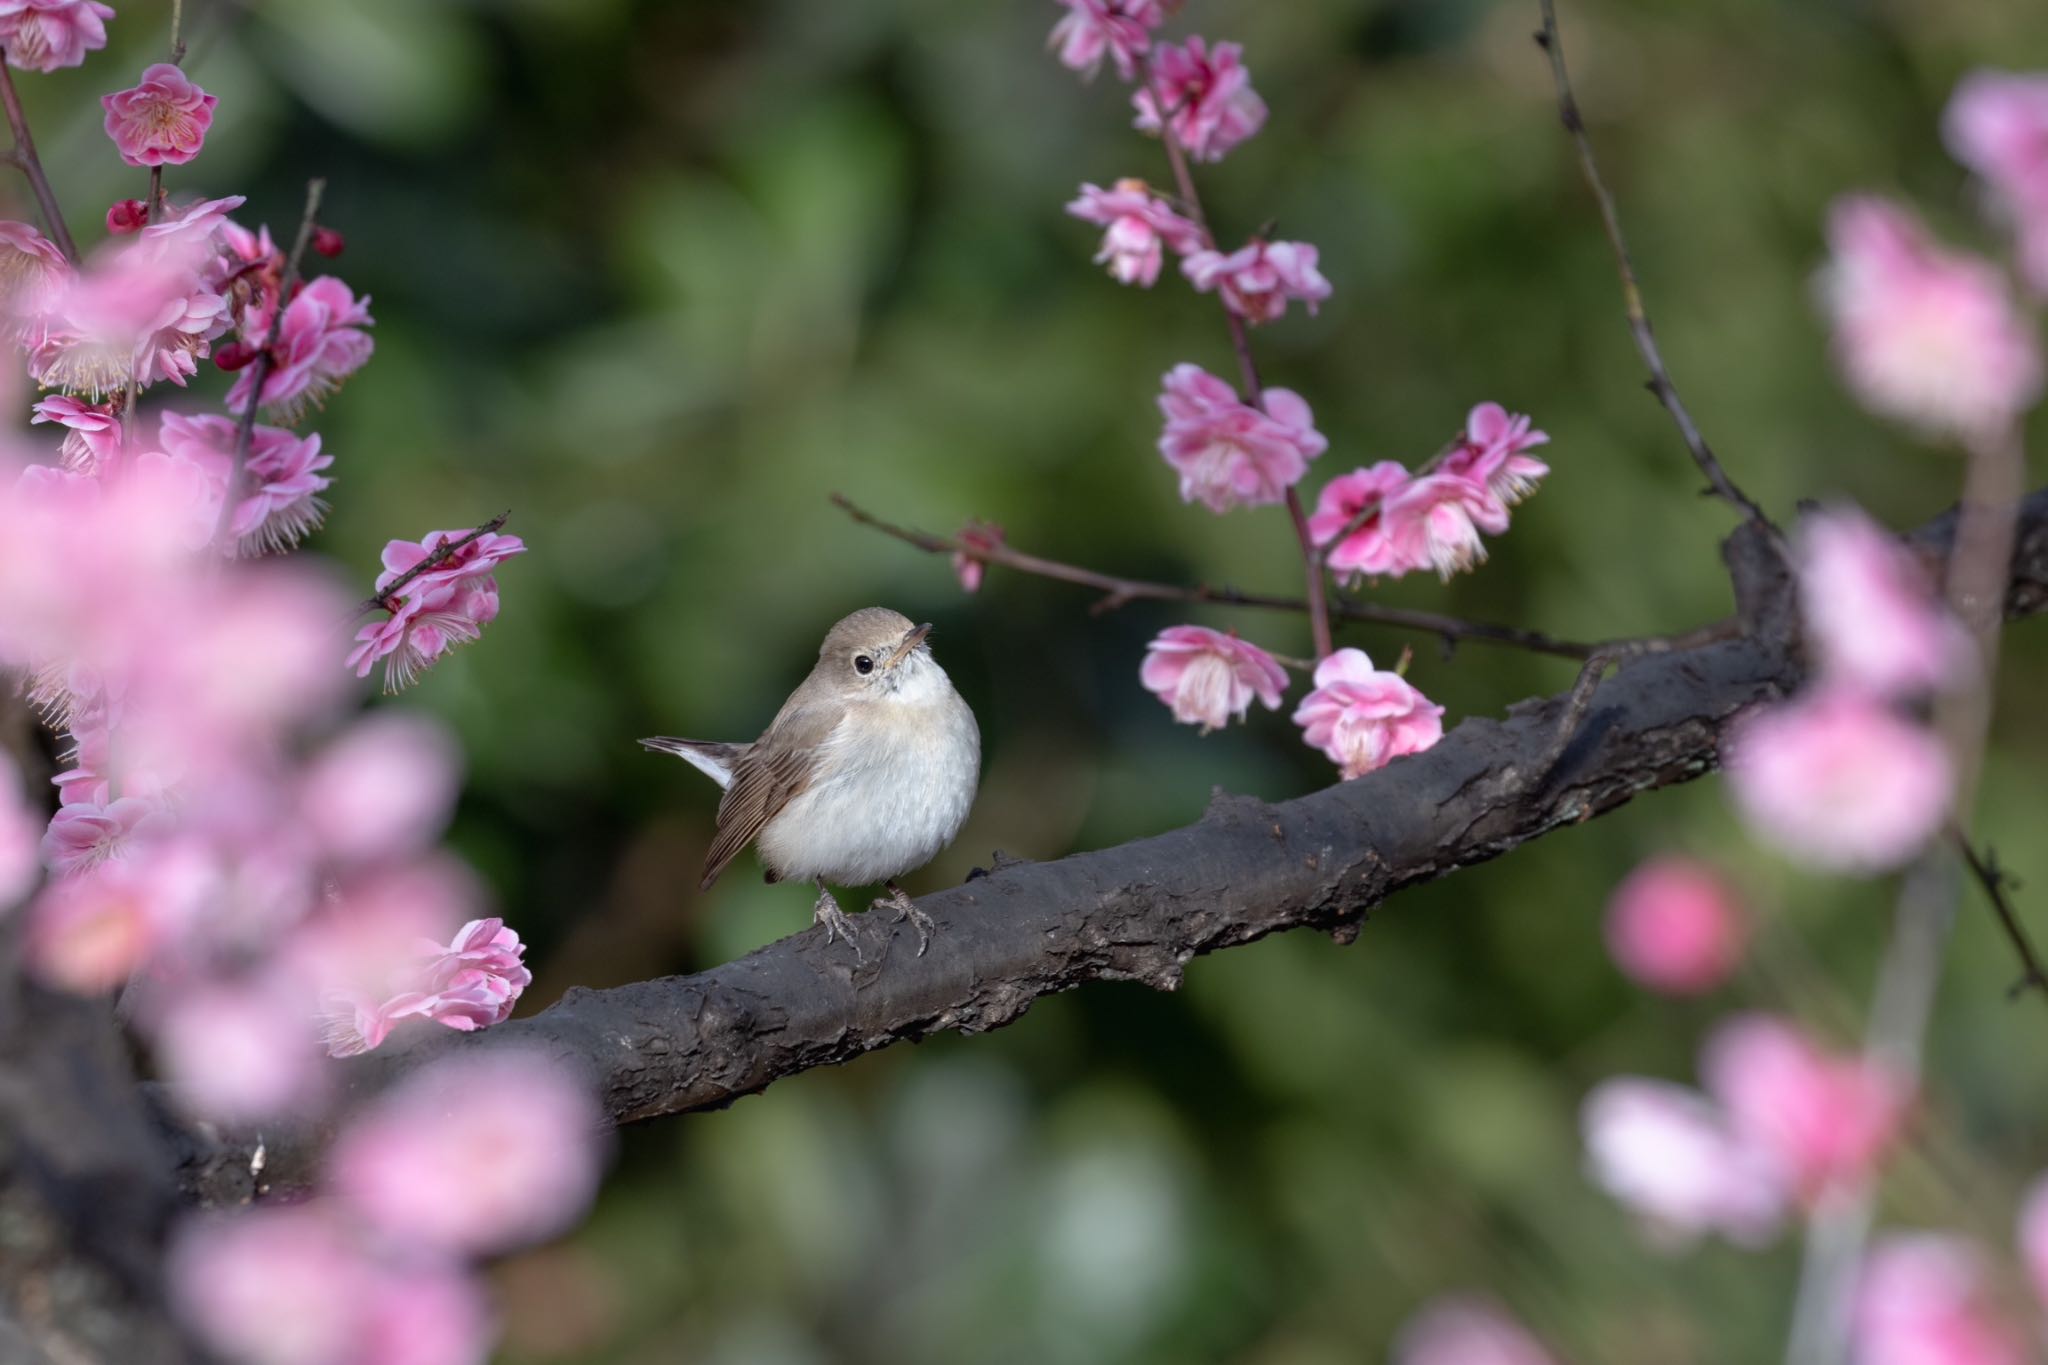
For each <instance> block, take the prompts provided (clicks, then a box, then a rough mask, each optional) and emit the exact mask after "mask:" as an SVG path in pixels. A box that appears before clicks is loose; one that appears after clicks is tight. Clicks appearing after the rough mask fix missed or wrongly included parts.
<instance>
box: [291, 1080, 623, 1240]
mask: <svg viewBox="0 0 2048 1365" xmlns="http://www.w3.org/2000/svg"><path fill="white" fill-rule="evenodd" d="M603 1132H604V1116H603V1114H602V1113H600V1112H599V1110H598V1107H597V1103H596V1101H595V1099H594V1098H593V1097H592V1095H591V1093H590V1090H589V1088H588V1087H587V1086H586V1085H585V1084H584V1083H583V1081H582V1079H581V1078H580V1077H578V1076H577V1075H575V1074H574V1073H572V1072H571V1071H570V1070H569V1069H568V1068H567V1067H565V1066H564V1065H563V1064H561V1063H560V1062H557V1061H555V1060H554V1059H552V1058H550V1057H548V1056H546V1055H545V1054H542V1053H539V1052H534V1051H524V1050H522V1051H505V1052H497V1053H475V1054H467V1055H457V1056H453V1057H446V1058H443V1059H441V1060H439V1061H436V1062H432V1063H429V1064H428V1065H426V1066H424V1067H421V1068H420V1069H419V1070H418V1071H416V1072H414V1073H413V1074H412V1075H411V1076H409V1077H407V1078H406V1079H405V1080H404V1081H402V1082H400V1083H399V1084H398V1085H397V1086H396V1087H394V1088H393V1089H392V1090H391V1091H390V1092H389V1093H387V1094H386V1095H384V1096H383V1097H381V1098H379V1099H378V1100H377V1101H376V1102H375V1103H374V1104H373V1105H372V1106H371V1107H370V1108H369V1109H368V1110H367V1111H366V1112H365V1113H364V1114H363V1116H362V1117H361V1118H359V1119H357V1120H356V1121H355V1122H354V1123H353V1124H351V1125H350V1126H349V1128H348V1129H347V1130H346V1131H345V1132H344V1133H343V1134H342V1135H341V1137H340V1138H339V1140H338V1141H337V1142H336V1143H335V1146H334V1151H333V1153H332V1155H331V1157H330V1158H329V1162H330V1166H329V1172H330V1183H331V1185H332V1188H333V1189H334V1190H335V1192H336V1194H337V1196H338V1197H339V1198H340V1199H342V1200H343V1201H344V1202H345V1203H346V1204H347V1205H348V1206H349V1207H350V1209H351V1210H352V1211H354V1212H355V1213H356V1214H357V1215H358V1216H360V1217H361V1218H363V1219H364V1220H365V1221H366V1222H368V1223H369V1224H370V1225H372V1226H374V1227H376V1228H378V1229H379V1230H380V1231H382V1232H383V1233H384V1234H385V1235H386V1236H387V1237H389V1238H391V1239H392V1240H394V1241H395V1242H397V1243H399V1244H401V1245H406V1246H416V1247H423V1248H431V1249H435V1250H440V1251H447V1252H456V1253H491V1252H498V1251H505V1250H508V1249H510V1248H512V1247H516V1246H521V1245H525V1244H527V1243H530V1242H535V1241H538V1240H540V1239H541V1238H544V1237H549V1236H552V1235H554V1234H556V1233H558V1232H561V1231H563V1230H564V1229H566V1228H567V1227H568V1226H569V1225H570V1224H572V1223H573V1222H574V1221H575V1220H576V1219H577V1218H578V1217H580V1216H581V1215H582V1213H583V1212H584V1210H585V1209H587V1208H588V1207H589V1206H590V1200H591V1197H592V1196H593V1195H594V1194H595V1193H596V1191H597V1180H598V1174H599V1168H600V1166H601V1165H602V1160H603V1143H602V1134H603Z"/></svg>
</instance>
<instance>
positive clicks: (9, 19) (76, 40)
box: [0, 0, 114, 71]
mask: <svg viewBox="0 0 2048 1365" xmlns="http://www.w3.org/2000/svg"><path fill="white" fill-rule="evenodd" d="M113 17H114V10H113V7H112V6H111V5H103V4H101V3H99V0H0V46H4V47H5V48H6V49H7V64H8V65H9V66H11V67H14V68H16V69H17V70H21V71H55V70H57V69H58V68H59V67H65V66H77V65H79V64H80V63H82V62H84V61H85V54H86V53H88V52H97V51H99V50H100V49H101V48H103V47H105V46H106V45H107V20H109V19H111V18H113Z"/></svg>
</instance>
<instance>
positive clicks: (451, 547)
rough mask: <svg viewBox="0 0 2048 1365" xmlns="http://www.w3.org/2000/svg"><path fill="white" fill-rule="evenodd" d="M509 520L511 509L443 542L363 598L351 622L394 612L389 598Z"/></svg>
mask: <svg viewBox="0 0 2048 1365" xmlns="http://www.w3.org/2000/svg"><path fill="white" fill-rule="evenodd" d="M511 517H512V509H511V508H509V507H508V508H506V509H505V510H504V511H502V512H500V513H498V515H496V516H495V517H492V518H491V519H490V520H489V521H487V522H485V523H484V524H483V525H481V526H479V527H477V528H476V529H475V530H474V531H469V532H466V533H464V534H462V535H460V536H457V537H456V538H455V539H454V540H448V541H443V542H442V543H441V544H439V545H437V546H435V547H434V549H433V551H432V553H430V554H428V556H427V557H426V558H425V559H422V560H421V561H420V562H419V563H417V564H415V565H413V566H412V567H411V568H410V569H407V570H406V571H405V572H404V573H402V574H400V575H399V576H398V577H396V578H394V579H392V580H391V582H390V583H388V584H386V585H385V587H384V589H383V591H381V592H379V593H378V594H377V595H376V596H374V597H365V598H364V599H363V600H362V601H361V602H359V603H357V605H356V609H355V610H354V611H353V612H351V613H350V617H351V619H353V618H355V617H359V616H361V615H363V614H364V613H365V612H372V611H391V610H392V609H393V608H392V605H391V599H392V598H394V597H396V596H397V595H398V594H399V593H401V592H403V591H404V590H405V589H406V587H407V586H409V585H410V584H411V583H412V582H413V581H414V580H415V579H417V578H419V576H420V575H422V574H426V573H431V572H433V571H434V570H435V569H438V568H440V567H441V566H442V565H443V564H446V563H447V562H448V560H449V559H450V558H451V557H452V556H453V555H454V554H455V552H456V551H458V550H460V549H461V548H462V547H463V546H465V545H467V544H469V543H470V542H471V541H473V540H478V539H481V538H482V537H484V536H488V535H495V534H496V533H497V532H499V531H502V530H503V529H504V528H505V523H506V522H507V521H509V520H511Z"/></svg>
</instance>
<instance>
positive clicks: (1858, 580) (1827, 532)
mask: <svg viewBox="0 0 2048 1365" xmlns="http://www.w3.org/2000/svg"><path fill="white" fill-rule="evenodd" d="M1798 572H1799V601H1800V605H1801V607H1802V609H1803V613H1804V615H1805V618H1806V628H1807V631H1808V632H1809V633H1810V634H1811V636H1812V637H1813V640H1814V643H1815V644H1816V646H1818V649H1819V652H1820V664H1821V668H1822V670H1823V673H1824V674H1825V675H1826V676H1827V677H1828V678H1829V680H1830V681H1833V682H1838V683H1847V684H1849V685H1851V686H1854V687H1858V688H1861V689H1863V690H1865V691H1868V692H1872V693H1875V694H1876V695H1878V696H1884V697H1911V696H1915V695H1919V694H1924V693H1927V692H1931V691H1934V690H1936V689H1938V688H1941V687H1944V686H1947V685H1949V684H1951V683H1953V682H1955V681H1957V680H1958V677H1959V676H1960V675H1961V674H1962V673H1963V672H1964V671H1965V670H1967V669H1968V667H1969V662H1970V649H1971V646H1970V638H1969V635H1968V634H1967V633H1966V632H1965V631H1964V630H1963V627H1962V623H1961V622H1959V621H1957V620H1956V619H1955V618H1954V617H1953V616H1951V615H1949V614H1948V612H1947V611H1946V610H1945V609H1944V608H1943V607H1942V605H1941V603H1940V601H1939V600H1938V599H1937V598H1936V596H1935V591H1934V584H1933V582H1932V581H1931V580H1930V579H1929V577H1928V574H1927V570H1926V569H1924V568H1922V567H1921V564H1920V561H1919V560H1918V559H1916V558H1915V557H1914V556H1913V553H1912V551H1910V550H1908V549H1907V548H1906V547H1905V546H1904V545H1902V544H1900V543H1899V541H1898V539H1897V538H1896V537H1894V536H1893V535H1891V533H1890V532H1888V531H1886V530H1885V529H1884V528H1883V527H1881V526H1879V525H1878V524H1877V523H1876V522H1874V521H1872V520H1870V518H1869V517H1867V516H1865V515H1863V513H1862V512H1860V511H1858V510H1857V509H1855V508H1853V507H1843V508H1837V509H1835V510H1834V511H1830V512H1823V513H1819V514H1817V515H1815V516H1812V517H1809V518H1808V519H1807V520H1806V521H1805V522H1804V523H1803V524H1802V525H1801V526H1800V531H1799V546H1798Z"/></svg>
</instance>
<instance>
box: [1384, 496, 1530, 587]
mask: <svg viewBox="0 0 2048 1365" xmlns="http://www.w3.org/2000/svg"><path fill="white" fill-rule="evenodd" d="M1380 527H1381V530H1380V534H1382V535H1384V536H1385V537H1386V538H1387V543H1388V548H1389V552H1390V554H1391V556H1392V558H1393V559H1394V561H1395V562H1396V563H1397V564H1400V565H1402V566H1405V568H1412V569H1435V570H1436V572H1437V576H1438V577H1439V578H1441V579H1443V580H1445V581H1446V582H1448V581H1449V580H1450V577H1451V575H1452V574H1454V573H1460V572H1462V571H1464V570H1466V569H1470V568H1472V567H1473V566H1475V565H1477V564H1481V563H1484V562H1485V560H1486V542H1485V540H1484V539H1482V538H1481V534H1480V533H1481V532H1485V533H1486V534H1488V535H1499V534H1501V533H1502V532H1503V531H1505V530H1507V529H1508V509H1507V507H1506V505H1505V504H1503V503H1502V502H1501V500H1500V499H1499V498H1497V497H1495V496H1494V495H1493V494H1492V493H1491V492H1489V491H1488V490H1487V487H1486V485H1485V484H1483V483H1480V482H1478V481H1477V480H1476V479H1473V478H1471V477H1469V476H1467V475H1464V474H1460V473H1456V472H1454V471H1452V470H1449V469H1439V470H1437V471H1436V472H1435V473H1433V474H1425V475H1423V476H1422V477H1421V478H1419V479H1411V480H1409V481H1408V482H1407V483H1405V484H1403V485H1402V486H1401V487H1400V488H1399V489H1397V490H1395V491H1394V492H1393V493H1392V494H1390V495H1389V496H1388V498H1387V500H1386V503H1385V504H1384V505H1383V506H1382V508H1381V510H1380ZM1402 571H1403V570H1402V569H1396V570H1395V571H1394V572H1395V574H1396V575H1397V576H1398V574H1399V573H1401V572H1402Z"/></svg>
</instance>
